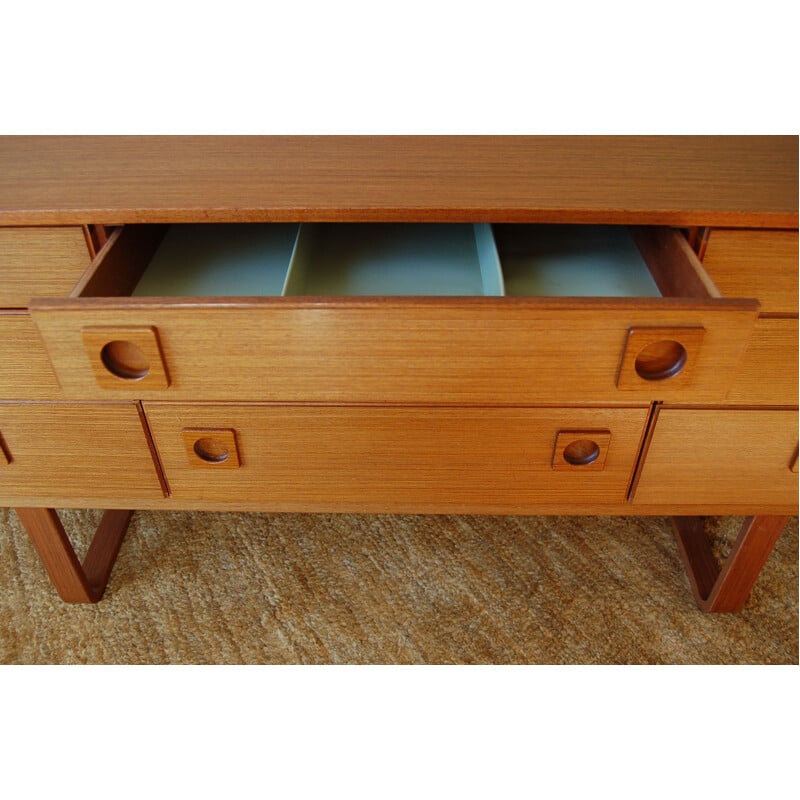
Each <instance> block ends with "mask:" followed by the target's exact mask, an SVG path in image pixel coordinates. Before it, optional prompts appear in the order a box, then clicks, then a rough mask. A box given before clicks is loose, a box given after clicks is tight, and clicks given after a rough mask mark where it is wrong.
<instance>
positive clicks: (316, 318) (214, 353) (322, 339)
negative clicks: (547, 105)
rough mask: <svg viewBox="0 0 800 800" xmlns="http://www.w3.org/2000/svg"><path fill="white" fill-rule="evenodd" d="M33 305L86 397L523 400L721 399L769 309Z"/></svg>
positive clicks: (507, 301) (61, 365)
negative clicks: (655, 365) (674, 368)
mask: <svg viewBox="0 0 800 800" xmlns="http://www.w3.org/2000/svg"><path fill="white" fill-rule="evenodd" d="M32 313H33V316H34V319H35V320H36V323H37V325H38V326H39V329H40V331H41V333H42V336H43V338H44V340H45V342H46V345H47V349H48V352H49V354H50V357H51V360H52V363H53V366H54V368H55V370H56V372H57V374H58V378H59V381H60V383H61V386H62V387H63V389H64V391H65V394H66V396H67V397H71V398H75V399H86V398H91V399H102V398H105V399H108V398H110V397H128V398H142V399H169V400H238V401H256V402H257V401H277V402H297V401H299V402H303V401H312V402H347V403H362V402H378V403H459V404H460V403H475V404H482V403H495V402H502V403H512V404H525V405H527V404H533V403H542V402H545V403H553V402H556V403H574V404H582V403H586V402H615V403H628V404H630V403H632V402H643V401H644V402H646V401H648V400H676V401H680V400H687V401H689V400H691V401H703V402H721V401H722V400H724V398H725V395H726V394H727V391H728V388H729V384H730V381H731V380H732V377H733V375H734V372H735V370H736V367H737V365H738V363H739V361H740V359H741V356H742V353H743V352H744V348H745V346H746V343H747V340H748V337H749V335H750V332H751V329H752V326H753V324H754V322H755V319H756V311H755V309H754V307H752V306H751V307H740V306H739V305H737V304H736V303H733V302H732V303H730V304H728V303H726V302H725V301H717V304H715V305H713V306H709V305H706V304H704V303H692V302H686V301H673V302H668V301H655V302H653V303H649V304H648V303H647V302H645V301H641V302H640V301H630V302H613V301H608V302H598V301H593V300H589V301H586V302H584V303H581V302H577V301H566V300H565V301H563V302H552V301H549V302H539V301H537V300H528V299H524V300H517V299H511V298H497V299H490V298H482V299H478V300H474V301H470V300H466V299H457V300H456V299H453V300H434V299H431V298H416V299H402V300H394V299H392V300H381V299H370V300H361V301H359V300H351V299H344V300H340V301H336V300H331V299H327V300H316V301H315V300H311V299H309V300H303V301H295V300H290V299H289V298H269V299H260V300H250V301H246V302H245V301H231V302H225V301H221V300H220V301H216V302H196V301H190V300H183V301H176V302H175V303H169V304H168V303H165V302H162V301H150V302H144V301H139V302H138V303H137V302H135V301H128V302H127V303H126V304H120V303H118V302H117V303H115V302H109V301H106V300H86V301H69V302H66V303H60V302H58V301H41V302H40V303H38V304H35V306H34V308H33V310H32ZM118 343H121V347H120V346H119V344H118ZM661 343H666V345H667V347H666V349H663V348H662V349H659V347H660V344H661ZM684 346H685V347H684ZM673 347H674V348H683V352H684V362H685V366H684V368H683V370H682V371H681V370H680V369H679V370H678V372H677V374H675V375H671V376H670V377H662V375H664V374H667V375H669V374H670V373H669V370H668V369H667V370H662V371H660V372H659V371H658V370H656V372H655V373H651V372H645V374H647V375H648V376H652V375H655V378H654V379H650V377H648V378H647V379H645V378H641V377H640V376H639V374H638V373H637V370H638V369H639V366H640V364H639V361H638V359H639V355H640V354H646V353H648V352H650V351H651V350H652V348H655V353H656V358H655V361H656V362H658V359H659V358H662V359H665V360H666V361H667V362H668V363H667V366H669V365H670V364H672V363H673V361H672V359H673V358H675V352H676V351H675V349H671V348H673ZM677 352H678V354H680V349H678V350H677ZM126 353H133V356H129V355H126ZM126 361H129V362H130V363H126ZM648 369H649V367H648Z"/></svg>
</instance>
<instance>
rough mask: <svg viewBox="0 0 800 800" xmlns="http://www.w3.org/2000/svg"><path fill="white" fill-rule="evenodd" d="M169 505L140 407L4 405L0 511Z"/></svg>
mask: <svg viewBox="0 0 800 800" xmlns="http://www.w3.org/2000/svg"><path fill="white" fill-rule="evenodd" d="M160 498H163V492H162V489H161V484H160V481H159V479H158V473H157V471H156V467H155V464H154V461H153V457H152V454H151V452H150V447H149V445H148V440H147V435H146V433H145V430H144V426H143V423H142V420H141V418H140V416H139V412H138V410H137V407H136V405H135V404H133V403H115V404H106V405H78V404H75V405H71V404H64V403H24V404H23V403H0V505H19V506H37V505H39V506H59V505H85V506H87V507H90V508H91V507H92V506H99V507H103V506H105V505H106V504H107V503H108V502H113V504H114V506H113V507H114V508H125V507H126V505H127V504H129V503H130V504H131V505H135V504H136V501H139V500H154V499H160Z"/></svg>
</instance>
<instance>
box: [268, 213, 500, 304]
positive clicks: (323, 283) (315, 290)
mask: <svg viewBox="0 0 800 800" xmlns="http://www.w3.org/2000/svg"><path fill="white" fill-rule="evenodd" d="M283 293H284V294H286V295H315V296H327V297H332V296H334V297H335V296H348V297H354V296H400V295H411V296H420V295H427V296H431V295H452V296H456V297H469V296H476V295H477V296H485V295H502V294H503V277H502V274H501V271H500V262H499V260H498V257H497V250H496V248H495V244H494V239H493V237H492V232H491V228H490V226H489V225H431V224H427V225H425V224H417V225H415V224H411V225H408V224H405V225H404V224H395V225H380V224H366V225H359V224H342V225H325V224H322V225H302V226H301V227H300V235H299V237H298V240H297V249H296V251H295V253H294V257H293V259H292V264H291V267H290V269H289V273H288V276H287V279H286V286H285V287H284V290H283Z"/></svg>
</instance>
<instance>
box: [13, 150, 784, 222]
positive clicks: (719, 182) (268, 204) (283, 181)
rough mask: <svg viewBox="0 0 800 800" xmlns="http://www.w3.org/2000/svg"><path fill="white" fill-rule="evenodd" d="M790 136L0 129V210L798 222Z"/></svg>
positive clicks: (248, 217) (106, 218) (124, 217)
mask: <svg viewBox="0 0 800 800" xmlns="http://www.w3.org/2000/svg"><path fill="white" fill-rule="evenodd" d="M797 163H798V159H797V137H796V136H781V137H778V136H494V137H492V136H272V137H267V136H260V137H252V136H251V137H243V136H237V137H224V136H203V137H184V136H166V137H165V136H159V137H131V136H113V137H91V136H87V137H40V136H37V137H3V138H0V222H3V223H4V224H20V223H21V222H25V223H28V224H51V223H62V224H63V223H66V222H72V223H74V222H77V223H79V224H80V223H86V222H90V223H94V224H111V225H114V224H120V223H130V222H196V221H204V222H255V221H264V222H270V221H274V222H278V221H284V222H292V221H303V222H308V221H320V222H321V221H345V220H346V221H352V222H359V221H362V222H367V221H373V222H377V221H395V220H396V221H429V222H451V221H463V222H490V221H495V222H503V221H505V222H593V223H612V224H616V223H623V224H627V223H630V224H666V225H731V226H734V227H742V226H751V227H777V228H796V227H797V178H798V170H797Z"/></svg>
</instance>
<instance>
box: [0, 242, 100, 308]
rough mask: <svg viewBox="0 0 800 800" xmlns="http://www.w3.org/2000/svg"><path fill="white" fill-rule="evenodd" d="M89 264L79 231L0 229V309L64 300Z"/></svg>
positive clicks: (84, 243) (87, 251)
mask: <svg viewBox="0 0 800 800" xmlns="http://www.w3.org/2000/svg"><path fill="white" fill-rule="evenodd" d="M89 262H90V255H89V248H88V246H87V244H86V239H85V237H84V233H83V229H82V228H79V227H73V228H0V306H2V307H6V308H27V306H28V301H29V300H30V299H31V297H61V296H64V297H67V296H68V295H69V293H70V291H72V287H73V286H74V285H75V284H76V283H77V281H78V279H79V278H80V277H81V275H82V274H83V272H84V270H85V269H86V268H87V267H88V266H89Z"/></svg>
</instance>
